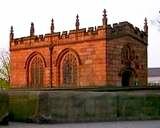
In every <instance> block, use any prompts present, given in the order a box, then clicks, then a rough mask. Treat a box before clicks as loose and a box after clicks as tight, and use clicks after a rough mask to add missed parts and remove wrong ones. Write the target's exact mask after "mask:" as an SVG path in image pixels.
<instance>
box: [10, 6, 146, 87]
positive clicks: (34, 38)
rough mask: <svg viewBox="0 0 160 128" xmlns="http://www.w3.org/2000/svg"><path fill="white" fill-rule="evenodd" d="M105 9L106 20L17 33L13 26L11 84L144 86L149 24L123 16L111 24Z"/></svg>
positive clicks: (35, 85)
mask: <svg viewBox="0 0 160 128" xmlns="http://www.w3.org/2000/svg"><path fill="white" fill-rule="evenodd" d="M107 20H108V19H107V14H106V10H105V9H104V11H103V16H102V24H101V25H100V26H96V27H89V28H81V27H80V21H79V16H78V15H77V16H76V22H75V29H73V30H69V31H63V32H55V31H54V28H55V26H54V20H53V19H52V20H51V25H50V32H49V33H47V34H45V35H36V34H35V28H34V23H33V22H32V23H31V27H30V35H29V36H25V37H20V38H15V37H14V31H13V26H11V30H10V59H11V67H10V84H11V87H12V88H83V87H101V86H146V85H147V45H148V25H147V19H146V18H145V22H144V30H143V31H142V30H140V29H139V28H137V27H135V26H133V25H132V24H131V23H129V22H127V21H124V22H119V23H115V24H113V25H109V24H108V23H107Z"/></svg>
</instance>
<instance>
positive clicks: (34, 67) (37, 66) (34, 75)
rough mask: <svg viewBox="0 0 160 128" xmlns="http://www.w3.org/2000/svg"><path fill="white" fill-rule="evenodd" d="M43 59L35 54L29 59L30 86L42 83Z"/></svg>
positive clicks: (39, 85) (38, 85)
mask: <svg viewBox="0 0 160 128" xmlns="http://www.w3.org/2000/svg"><path fill="white" fill-rule="evenodd" d="M43 68H44V67H43V61H42V59H41V58H40V57H38V56H35V57H34V58H33V60H32V61H31V66H30V78H31V87H35V88H38V87H41V86H42V85H43V72H44V69H43Z"/></svg>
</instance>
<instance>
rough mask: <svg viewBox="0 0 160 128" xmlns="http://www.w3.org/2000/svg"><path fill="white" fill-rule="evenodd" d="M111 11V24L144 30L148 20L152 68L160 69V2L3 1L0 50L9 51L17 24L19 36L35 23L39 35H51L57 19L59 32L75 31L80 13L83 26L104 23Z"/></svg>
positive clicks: (121, 0) (24, 34)
mask: <svg viewBox="0 0 160 128" xmlns="http://www.w3.org/2000/svg"><path fill="white" fill-rule="evenodd" d="M104 8H105V9H106V10H107V14H108V22H109V24H113V23H116V22H122V21H129V22H130V23H132V24H133V25H134V26H137V27H139V28H140V29H143V25H144V18H145V17H147V18H148V25H149V42H148V43H149V45H148V66H149V67H160V26H159V29H158V26H156V25H153V24H151V21H154V20H156V18H160V15H159V14H158V12H159V10H160V0H1V1H0V19H1V20H0V50H2V49H6V50H8V49H9V47H8V46H9V31H10V26H11V25H13V27H14V33H15V37H17V38H18V37H23V36H28V35H29V31H30V23H31V22H34V25H35V34H37V35H39V34H45V33H49V32H50V22H51V19H52V18H54V21H55V31H63V30H70V29H74V28H75V17H76V14H77V13H78V14H79V17H80V27H91V26H97V25H101V24H102V11H103V9H104Z"/></svg>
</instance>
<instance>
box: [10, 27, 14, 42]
mask: <svg viewBox="0 0 160 128" xmlns="http://www.w3.org/2000/svg"><path fill="white" fill-rule="evenodd" d="M13 38H14V31H13V26H11V30H10V40H13Z"/></svg>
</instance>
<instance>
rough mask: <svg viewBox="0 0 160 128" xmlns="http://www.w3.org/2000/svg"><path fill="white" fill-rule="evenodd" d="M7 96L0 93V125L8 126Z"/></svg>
mask: <svg viewBox="0 0 160 128" xmlns="http://www.w3.org/2000/svg"><path fill="white" fill-rule="evenodd" d="M8 105H9V104H8V94H7V93H6V92H4V91H0V125H3V124H8V120H9V116H8V114H9V112H8Z"/></svg>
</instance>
